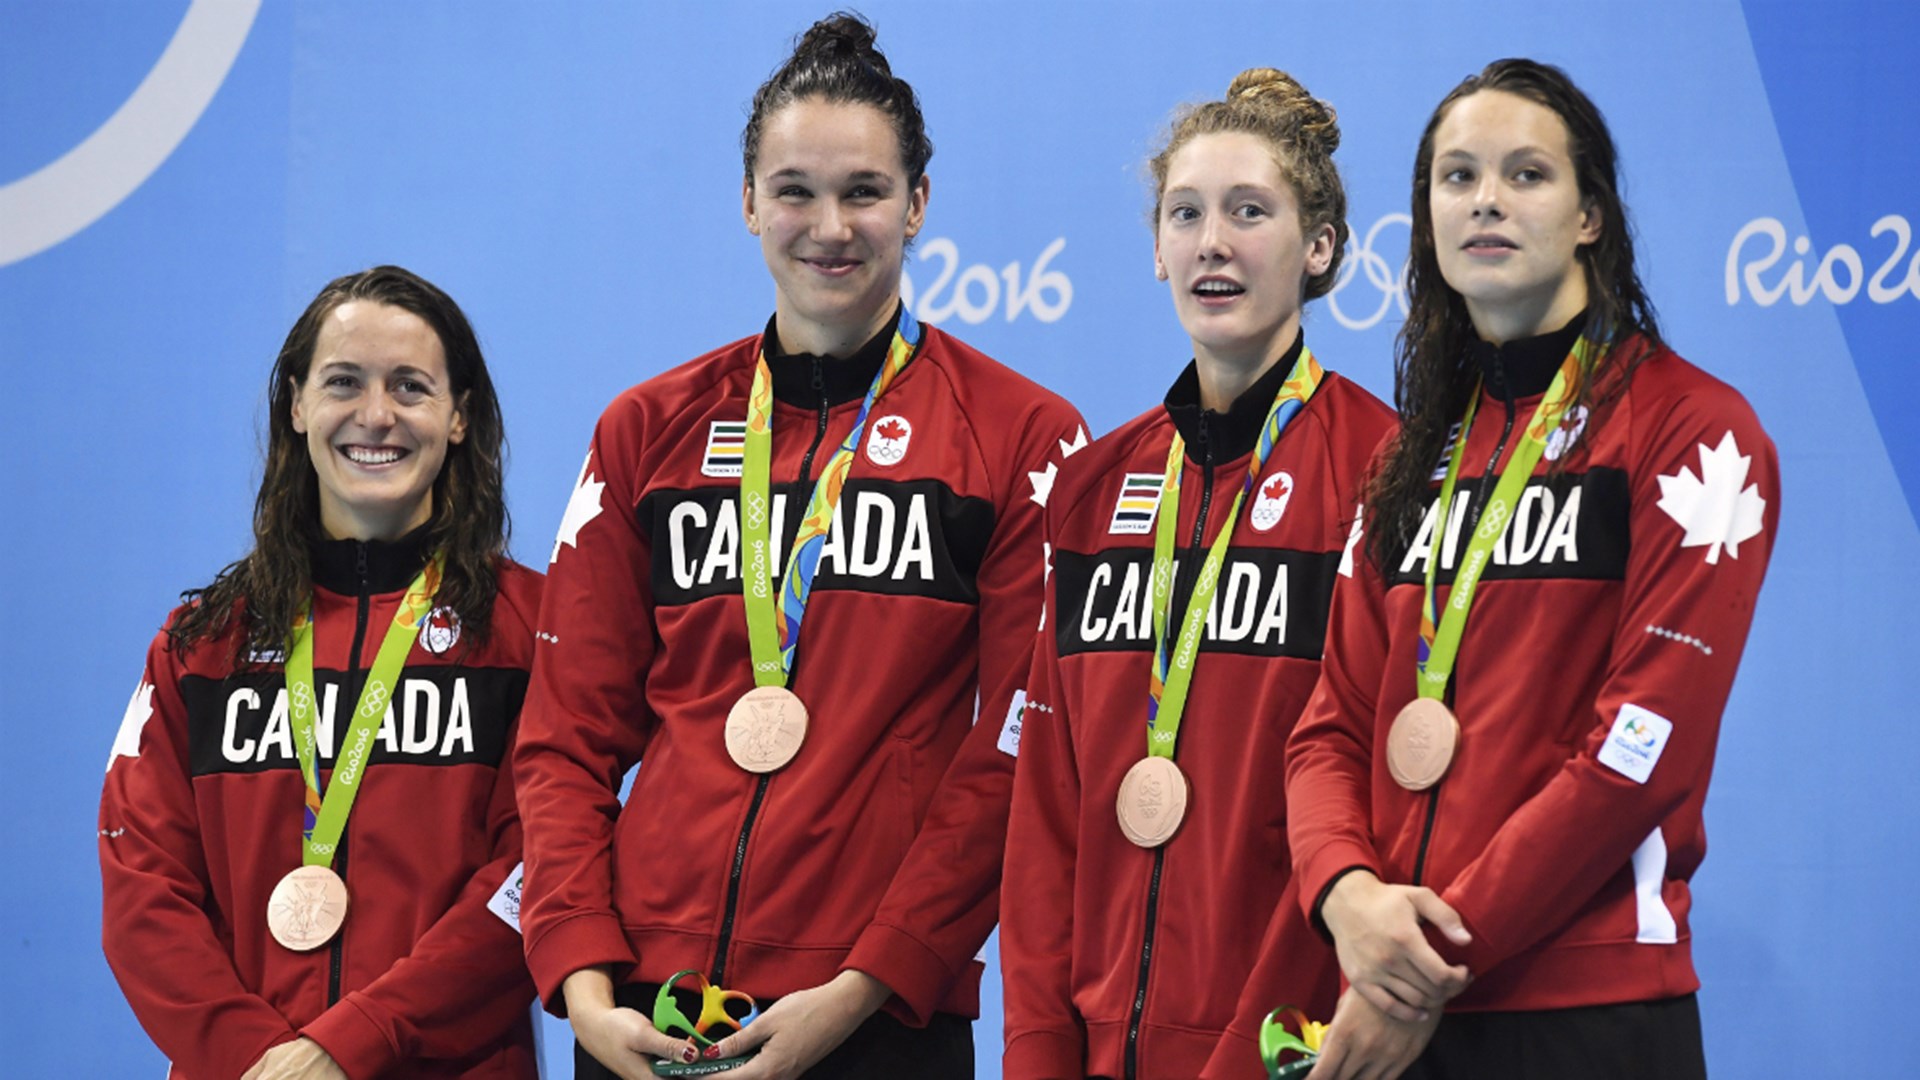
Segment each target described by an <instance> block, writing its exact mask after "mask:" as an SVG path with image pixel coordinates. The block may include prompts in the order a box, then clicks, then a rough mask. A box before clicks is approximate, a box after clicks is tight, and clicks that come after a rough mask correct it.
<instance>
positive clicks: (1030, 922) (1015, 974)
mask: <svg viewBox="0 0 1920 1080" xmlns="http://www.w3.org/2000/svg"><path fill="white" fill-rule="evenodd" d="M1296 348H1297V346H1296ZM1293 362H1294V361H1293V355H1292V354H1290V355H1289V356H1287V357H1286V358H1283V359H1282V361H1281V362H1279V363H1278V364H1276V365H1275V366H1274V368H1273V369H1272V371H1271V372H1269V374H1268V375H1267V377H1265V378H1263V379H1262V380H1261V381H1260V382H1259V383H1257V384H1256V385H1255V386H1253V387H1252V388H1250V389H1249V390H1247V391H1246V393H1244V394H1242V395H1241V397H1240V399H1239V400H1238V401H1237V402H1236V403H1235V404H1234V406H1233V408H1232V409H1231V410H1230V411H1229V412H1228V413H1226V414H1224V415H1222V414H1217V413H1207V414H1205V416H1204V419H1203V418H1202V413H1201V411H1200V408H1199V405H1198V400H1199V395H1198V383H1197V377H1196V375H1195V372H1194V369H1193V368H1191V367H1189V368H1188V369H1187V371H1186V373H1185V374H1184V375H1182V376H1181V379H1180V381H1179V382H1177V383H1176V384H1175V385H1174V387H1173V389H1172V390H1171V391H1170V392H1169V393H1168V395H1167V403H1166V406H1165V407H1164V408H1155V409H1153V410H1152V411H1150V412H1148V413H1146V414H1144V415H1142V416H1140V417H1138V418H1137V419H1134V420H1132V421H1130V422H1128V423H1127V424H1125V425H1124V426H1122V427H1120V428H1119V429H1118V430H1116V431H1114V432H1112V433H1111V434H1109V435H1106V436H1104V437H1102V438H1101V439H1100V440H1099V441H1097V442H1095V443H1094V444H1093V446H1092V447H1090V448H1089V450H1088V452H1087V453H1086V454H1083V455H1080V456H1078V457H1076V458H1075V459H1074V460H1073V462H1072V463H1071V464H1070V465H1069V466H1068V467H1067V470H1066V475H1067V479H1066V480H1065V481H1063V482H1062V484H1061V489H1060V491H1059V492H1058V493H1057V494H1056V496H1055V498H1054V501H1053V503H1052V505H1051V506H1050V507H1049V509H1048V514H1047V525H1048V535H1049V539H1050V540H1051V542H1052V546H1053V573H1052V576H1051V579H1050V581H1049V584H1048V590H1047V612H1046V627H1045V629H1044V631H1043V632H1042V634H1041V635H1040V644H1039V646H1038V648H1037V649H1036V652H1035V658H1034V674H1033V675H1032V677H1031V678H1030V679H1029V690H1028V694H1029V700H1028V702H1027V709H1026V716H1025V721H1024V723H1023V725H1022V730H1021V735H1020V757H1019V765H1018V769H1017V777H1016V781H1015V791H1014V810H1013V822H1014V825H1013V828H1012V829H1011V831H1010V834H1009V836H1008V841H1007V870H1006V879H1005V885H1006V902H1005V904H1004V910H1003V911H1002V913H1001V924H1002V926H1001V963H1002V967H1003V968H1004V970H1005V973H1006V1008H1007V1017H1006V1039H1007V1051H1006V1059H1005V1075H1006V1076H1007V1078H1008V1080H1053V1078H1060V1077H1080V1076H1085V1075H1099V1076H1112V1077H1120V1076H1127V1075H1135V1076H1139V1077H1142V1078H1162V1077H1193V1076H1196V1075H1199V1073H1200V1072H1201V1069H1202V1066H1204V1065H1206V1064H1207V1062H1208V1059H1209V1057H1210V1056H1213V1055H1214V1053H1215V1050H1216V1047H1217V1046H1219V1045H1220V1044H1221V1038H1220V1037H1221V1033H1222V1032H1223V1031H1224V1030H1225V1029H1226V1027H1227V1023H1228V1021H1229V1020H1230V1019H1231V1018H1232V1017H1233V1015H1234V1012H1235V1008H1236V1005H1237V1004H1238V1003H1239V1002H1240V1000H1241V997H1242V990H1243V984H1244V982H1245V979H1246V976H1247V973H1248V971H1249V969H1250V967H1251V966H1252V963H1253V960H1254V957H1255V955H1256V947H1257V946H1258V945H1259V944H1260V942H1261V940H1262V931H1267V932H1268V934H1267V936H1268V937H1269V938H1275V939H1278V938H1285V939H1286V940H1288V941H1289V942H1291V945H1290V947H1288V948H1287V950H1286V951H1287V961H1286V964H1285V965H1284V966H1285V971H1284V972H1283V973H1281V976H1280V978H1279V980H1278V981H1279V982H1280V983H1281V984H1282V985H1283V986H1284V987H1285V993H1286V994H1287V995H1288V996H1287V997H1286V998H1285V999H1284V1002H1283V1001H1281V1000H1275V1001H1270V1002H1265V1003H1264V1005H1263V1006H1262V1007H1261V1009H1260V1011H1261V1012H1262V1013H1264V1012H1265V1011H1266V1009H1270V1008H1273V1007H1275V1006H1277V1005H1280V1004H1283V1003H1292V1004H1297V1005H1302V1006H1306V1007H1309V1008H1311V1009H1312V1010H1314V1012H1315V1015H1317V1016H1321V1017H1324V1016H1325V1015H1326V1014H1327V1012H1328V1011H1329V1008H1330V1006H1331V1004H1332V1001H1333V997H1334V991H1335V989H1336V987H1337V981H1338V968H1337V966H1336V965H1335V962H1334V957H1333V952H1332V950H1331V949H1329V948H1327V946H1326V944H1325V943H1324V942H1322V941H1320V940H1319V938H1318V936H1317V935H1315V934H1314V933H1313V932H1312V931H1311V930H1310V929H1308V928H1307V926H1306V924H1305V921H1304V920H1303V919H1302V918H1301V917H1300V914H1299V909H1298V907H1297V905H1295V904H1293V903H1292V902H1291V900H1290V898H1291V894H1292V888H1291V884H1290V878H1291V876H1292V875H1291V873H1290V871H1289V863H1288V854H1287V834H1286V803H1285V799H1284V797H1283V795H1282V791H1281V783H1280V780H1281V775H1282V760H1281V757H1282V749H1283V747H1284V746H1285V745H1286V740H1287V736H1288V734H1289V733H1290V732H1291V731H1292V730H1293V725H1294V721H1295V719H1296V718H1297V717H1298V716H1299V713H1300V710H1301V708H1302V707H1303V706H1304V705H1305V704H1306V701H1307V697H1308V694H1309V693H1310V692H1311V691H1312V689H1313V685H1314V681H1315V680H1316V679H1317V678H1318V677H1319V674H1320V655H1321V646H1322V642H1323V638H1324V634H1325V629H1326V618H1327V603H1328V598H1329V596H1330V594H1331V592H1332V590H1333V583H1334V578H1335V575H1336V571H1337V569H1338V567H1339V566H1340V565H1342V561H1343V559H1344V558H1345V557H1346V555H1347V551H1348V540H1349V537H1350V536H1352V535H1353V529H1352V523H1353V515H1354V506H1355V504H1356V502H1357V498H1358V492H1359V484H1360V479H1361V473H1362V470H1363V469H1364V468H1365V465H1366V461H1367V457H1368V454H1369V453H1370V451H1371V450H1372V448H1373V446H1374V445H1375V444H1376V443H1377V442H1378V441H1379V439H1380V437H1381V435H1382V434H1383V433H1384V432H1385V431H1386V430H1388V428H1389V427H1390V426H1391V424H1392V413H1391V412H1390V411H1389V410H1388V409H1387V408H1386V407H1385V406H1383V405H1381V404H1380V402H1379V401H1377V400H1375V399H1374V398H1373V397H1372V396H1371V395H1370V394H1368V393H1367V392H1366V391H1365V390H1363V389H1361V388H1360V387H1359V386H1358V385H1356V384H1354V383H1352V382H1349V381H1347V380H1346V379H1343V378H1341V377H1340V376H1339V375H1335V374H1329V375H1328V376H1327V378H1326V381H1325V383H1324V384H1323V385H1322V386H1321V388H1320V390H1319V392H1318V393H1317V394H1316V395H1315V396H1314V398H1313V400H1312V401H1311V402H1310V403H1309V404H1308V405H1307V407H1306V408H1305V409H1303V410H1302V411H1301V412H1300V413H1299V414H1298V415H1297V416H1295V418H1294V420H1293V422H1292V424H1291V425H1290V426H1289V427H1288V428H1287V430H1286V431H1285V432H1284V433H1283V434H1282V435H1281V437H1280V441H1279V442H1278V443H1277V444H1276V445H1275V447H1274V449H1273V452H1272V454H1271V456H1270V457H1269V458H1268V460H1267V463H1266V465H1265V467H1264V468H1263V469H1262V472H1261V475H1260V478H1259V481H1258V486H1257V487H1256V488H1255V490H1254V492H1252V493H1250V494H1249V495H1248V496H1247V498H1246V500H1245V503H1244V504H1243V505H1242V507H1241V511H1240V520H1239V521H1238V522H1229V521H1228V520H1227V513H1228V510H1229V508H1230V507H1231V505H1232V503H1233V496H1234V493H1235V492H1237V491H1238V490H1239V488H1240V485H1241V482H1242V480H1243V478H1244V477H1245V475H1246V469H1247V466H1248V463H1249V461H1250V459H1251V455H1252V451H1253V448H1254V443H1255V439H1256V438H1257V435H1258V431H1259V428H1260V426H1261V425H1262V423H1263V422H1264V420H1265V418H1266V412H1267V409H1268V407H1269V406H1271V404H1272V403H1273V396H1274V394H1275V392H1276V391H1277V390H1278V389H1279V386H1280V383H1281V382H1282V381H1283V380H1284V379H1285V377H1286V375H1287V372H1288V371H1289V370H1290V369H1291V368H1292V366H1293ZM1176 425H1178V426H1179V428H1180V430H1181V433H1182V434H1183V435H1184V437H1185V438H1186V440H1187V450H1186V452H1187V457H1188V460H1187V463H1186V467H1185V472H1184V474H1183V476H1182V480H1181V499H1180V521H1179V532H1178V534H1177V535H1178V536H1179V540H1178V544H1179V547H1178V549H1177V551H1176V581H1177V589H1176V596H1178V597H1185V596H1190V595H1191V591H1192V583H1193V580H1194V576H1195V575H1196V574H1197V573H1198V572H1199V567H1200V564H1201V562H1202V560H1203V559H1204V558H1205V547H1204V546H1203V543H1204V544H1211V543H1212V541H1213V539H1214V537H1215V536H1217V535H1218V533H1219V531H1220V530H1221V529H1222V528H1232V529H1233V530H1234V532H1233V540H1232V543H1231V546H1230V547H1229V549H1228V553H1227V557H1226V562H1225V564H1224V566H1223V568H1222V571H1221V577H1220V585H1219V591H1218V592H1217V593H1216V594H1215V600H1214V605H1213V610H1212V611H1211V613H1210V618H1209V622H1208V623H1207V627H1206V630H1205V633H1204V635H1203V637H1202V641H1201V646H1200V657H1201V659H1200V660H1199V661H1198V662H1197V664H1196V666H1195V671H1194V680H1193V684H1192V690H1191V694H1190V697H1189V698H1188V703H1187V709H1186V714H1185V719H1184V720H1183V722H1182V724H1181V727H1180V736H1179V743H1178V745H1177V747H1176V750H1175V754H1176V761H1177V762H1178V763H1179V765H1180V767H1181V769H1182V770H1183V771H1184V772H1185V773H1186V776H1187V778H1188V781H1189V783H1190V788H1191V801H1190V803H1189V805H1188V808H1187V816H1186V820H1185V822H1184V823H1183V824H1182V825H1181V828H1180V831H1179V832H1178V833H1177V834H1175V835H1174V836H1173V838H1172V839H1171V840H1169V841H1168V842H1167V843H1166V844H1165V845H1164V846H1163V847H1161V848H1160V849H1158V850H1147V849H1142V848H1139V847H1135V846H1134V845H1133V844H1132V843H1131V842H1129V841H1128V840H1127V839H1126V837H1125V835H1123V834H1122V833H1121V831H1120V826H1119V823H1118V821H1117V820H1116V818H1115V815H1114V799H1115V796H1116V794H1117V792H1118V790H1119V786H1120V780H1121V777H1122V776H1123V775H1124V774H1125V773H1126V771H1127V769H1128V768H1129V767H1130V766H1132V765H1133V764H1134V763H1135V762H1136V761H1138V760H1139V759H1140V758H1141V757H1142V756H1143V755H1145V753H1146V746H1147V743H1146V719H1147V711H1146V710H1147V701H1148V697H1147V677H1148V672H1149V670H1150V668H1151V666H1152V657H1153V630H1152V614H1153V613H1152V610H1151V609H1152V604H1151V603H1150V600H1149V593H1150V588H1149V578H1150V576H1151V567H1152V559H1153V532H1152V528H1153V526H1152V522H1153V520H1154V519H1155V518H1157V517H1158V514H1159V509H1158V505H1157V503H1156V508H1155V509H1154V511H1153V512H1152V513H1151V514H1150V515H1146V516H1141V515H1139V514H1137V513H1129V512H1128V511H1126V510H1124V509H1123V508H1122V506H1121V503H1120V500H1121V498H1122V491H1123V489H1124V488H1125V486H1126V485H1127V484H1128V483H1129V481H1131V480H1132V479H1133V478H1135V477H1136V476H1137V477H1141V478H1144V479H1149V480H1152V481H1154V482H1156V483H1157V482H1158V481H1159V480H1160V479H1161V478H1162V476H1163V474H1164V471H1165V467H1166V458H1167V447H1168V445H1169V444H1170V441H1171V439H1172V438H1173V433H1174V429H1175V426H1176ZM1203 429H1204V431H1203ZM1209 462H1211V464H1210V465H1209V464H1208V463H1209ZM1202 515H1204V517H1205V521H1204V527H1203V523H1202V521H1201V517H1202ZM1197 537H1200V538H1201V540H1202V542H1201V543H1196V538H1197ZM1177 614H1178V612H1176V615H1177ZM1177 626H1178V623H1177V622H1175V623H1172V624H1170V627H1172V628H1173V629H1170V630H1169V632H1170V633H1174V632H1177ZM1269 924H1272V926H1271V927H1270V925H1269ZM1129 1059H1131V1064H1132V1065H1133V1066H1134V1068H1135V1071H1134V1072H1131V1073H1129V1072H1128V1065H1129V1063H1130V1062H1129ZM1210 1072H1211V1073H1212V1074H1214V1075H1220V1076H1247V1077H1255V1076H1261V1075H1264V1074H1263V1070H1262V1069H1261V1067H1260V1063H1259V1058H1258V1055H1257V1054H1256V1053H1254V1052H1252V1051H1250V1050H1249V1051H1248V1052H1247V1053H1246V1055H1245V1056H1244V1059H1238V1058H1234V1057H1231V1056H1225V1055H1223V1057H1222V1059H1221V1060H1220V1061H1219V1063H1218V1064H1217V1066H1216V1067H1215V1068H1214V1069H1212V1070H1210Z"/></svg>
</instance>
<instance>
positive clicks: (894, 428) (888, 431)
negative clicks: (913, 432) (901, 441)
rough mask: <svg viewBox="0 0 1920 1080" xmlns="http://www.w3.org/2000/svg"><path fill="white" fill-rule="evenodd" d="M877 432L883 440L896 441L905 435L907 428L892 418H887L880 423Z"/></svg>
mask: <svg viewBox="0 0 1920 1080" xmlns="http://www.w3.org/2000/svg"><path fill="white" fill-rule="evenodd" d="M879 431H880V437H881V438H883V439H898V438H901V437H903V436H905V435H906V433H907V426H906V425H905V424H902V423H901V422H900V421H899V420H897V419H895V418H894V417H891V416H889V417H887V418H886V419H885V420H882V421H880V427H879Z"/></svg>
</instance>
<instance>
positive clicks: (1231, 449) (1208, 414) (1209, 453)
mask: <svg viewBox="0 0 1920 1080" xmlns="http://www.w3.org/2000/svg"><path fill="white" fill-rule="evenodd" d="M1306 340H1307V339H1306V336H1305V335H1304V334H1295V335H1294V338H1293V347H1292V348H1289V349H1288V350H1287V351H1286V354H1285V355H1283V356H1281V357H1280V359H1279V360H1278V361H1276V362H1275V363H1273V364H1272V365H1271V366H1269V367H1268V368H1267V370H1266V372H1265V373H1263V374H1262V375H1261V376H1260V378H1258V379H1257V380H1255V381H1254V384H1253V385H1252V386H1249V387H1247V388H1246V390H1244V391H1242V392H1241V394H1240V396H1239V397H1237V398H1235V399H1234V401H1233V404H1232V405H1230V406H1228V408H1227V411H1226V412H1223V413H1221V412H1214V411H1213V410H1212V409H1209V408H1206V407H1204V406H1202V405H1201V404H1200V369H1199V367H1198V365H1197V364H1196V363H1194V362H1191V361H1190V362H1188V364H1187V367H1186V370H1184V371H1182V372H1181V373H1180V377H1179V378H1178V379H1175V380H1174V383H1173V387H1172V388H1171V389H1169V390H1168V391H1167V397H1166V402H1165V404H1166V409H1167V416H1168V417H1169V418H1171V419H1172V420H1173V426H1174V428H1175V429H1176V430H1178V431H1179V432H1180V437H1181V438H1182V439H1185V440H1186V442H1187V457H1188V458H1189V459H1190V460H1192V461H1194V462H1196V463H1199V464H1210V463H1218V462H1223V461H1232V460H1233V459H1234V458H1237V457H1241V456H1243V455H1246V454H1250V453H1252V452H1253V448H1254V446H1256V445H1257V444H1258V443H1259V441H1260V429H1261V428H1262V427H1265V426H1266V422H1267V410H1269V409H1271V408H1273V399H1274V395H1276V394H1278V393H1279V392H1280V387H1281V384H1283V383H1285V382H1286V381H1287V376H1288V375H1289V374H1291V373H1292V371H1293V365H1294V364H1295V363H1297V362H1298V361H1299V359H1300V350H1301V349H1302V348H1303V347H1304V346H1305V344H1306ZM1203 447H1205V448H1207V449H1205V450H1203V449H1202V448H1203Z"/></svg>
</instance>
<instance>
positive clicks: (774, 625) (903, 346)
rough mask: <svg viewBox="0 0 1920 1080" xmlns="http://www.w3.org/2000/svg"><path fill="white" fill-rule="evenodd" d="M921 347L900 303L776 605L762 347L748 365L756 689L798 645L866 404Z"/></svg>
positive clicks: (769, 383)
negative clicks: (896, 318) (897, 320)
mask: <svg viewBox="0 0 1920 1080" xmlns="http://www.w3.org/2000/svg"><path fill="white" fill-rule="evenodd" d="M919 348H920V323H919V322H918V320H916V319H914V317H913V313H912V312H910V311H908V310H907V309H906V307H905V306H904V305H902V307H901V308H900V324H899V325H898V326H897V327H895V329H894V332H893V343H892V344H891V345H889V346H888V348H887V356H886V359H885V360H883V361H882V362H881V364H880V370H879V371H878V372H877V373H876V374H875V375H874V377H873V385H872V386H870V387H868V388H867V396H866V399H865V400H864V401H862V402H861V403H860V412H859V415H857V416H855V417H854V421H853V430H851V431H849V432H847V437H846V438H845V439H844V440H842V441H841V443H840V446H839V448H838V449H836V450H835V451H834V452H833V456H832V457H830V458H828V459H827V464H826V467H825V468H823V469H821V470H820V478H819V479H818V480H816V481H814V485H813V495H812V497H811V498H809V499H808V501H807V516H806V517H805V518H803V519H801V521H800V531H799V532H798V534H796V535H795V536H794V538H793V547H792V549H791V550H789V551H788V552H787V565H786V569H785V571H784V572H783V573H782V574H781V576H780V585H779V598H778V602H777V603H776V601H775V598H774V595H773V593H774V586H773V585H772V578H773V570H772V558H773V537H772V535H771V533H772V509H773V477H772V471H773V371H772V369H770V368H769V367H768V366H767V353H766V350H765V349H764V348H762V349H761V351H760V356H759V358H758V359H757V360H756V361H755V363H754V368H753V385H752V387H751V388H750V389H749V390H748V391H747V446H746V455H745V459H744V460H743V462H742V464H741V469H740V537H741V542H742V543H743V544H744V545H745V549H746V567H745V574H744V577H743V578H742V582H741V594H742V599H743V600H745V602H746V609H747V646H748V648H749V649H750V650H751V652H752V654H753V683H754V685H755V686H782V687H784V686H785V685H787V675H788V673H789V672H791V671H792V670H793V651H794V646H795V644H796V643H797V642H798V641H799V640H800V621H801V619H802V618H804V617H805V615H806V611H807V598H808V597H810V596H811V595H812V594H813V576H814V574H815V573H816V572H817V571H818V570H819V569H820V553H821V551H822V550H823V549H824V548H825V547H826V546H827V532H828V530H829V529H831V528H832V527H833V514H834V511H835V510H836V509H837V508H838V507H839V505H840V493H841V491H842V490H843V489H844V488H845V487H846V482H847V471H848V470H850V469H852V468H853V455H854V452H855V451H856V450H857V449H858V448H859V446H860V435H861V433H862V432H864V431H865V430H866V426H867V414H868V413H869V412H871V411H872V410H873V403H874V402H875V401H877V400H879V398H880V395H882V394H884V393H886V392H887V387H889V386H892V385H893V382H894V380H895V379H897V378H899V377H900V373H901V372H902V371H905V370H906V367H907V364H908V363H910V362H911V361H912V360H913V358H914V355H915V353H916V352H918V350H919Z"/></svg>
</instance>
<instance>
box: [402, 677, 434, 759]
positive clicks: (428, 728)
mask: <svg viewBox="0 0 1920 1080" xmlns="http://www.w3.org/2000/svg"><path fill="white" fill-rule="evenodd" d="M406 695H407V706H406V730H405V731H404V732H403V733H402V734H401V736H400V749H401V751H402V752H404V753H408V754H424V753H427V752H428V751H431V750H432V749H433V748H434V745H435V744H436V743H438V742H439V741H440V688H439V687H437V686H435V685H433V684H432V683H430V682H427V681H426V680H424V679H409V680H407V686H406Z"/></svg>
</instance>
